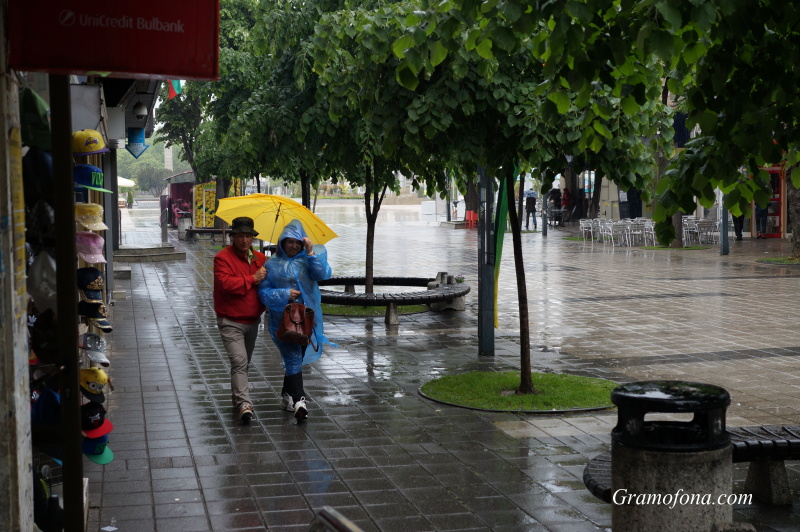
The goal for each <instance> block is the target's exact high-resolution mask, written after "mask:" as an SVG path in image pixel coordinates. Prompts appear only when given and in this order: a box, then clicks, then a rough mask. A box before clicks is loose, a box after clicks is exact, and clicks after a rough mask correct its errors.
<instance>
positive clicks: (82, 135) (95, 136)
mask: <svg viewBox="0 0 800 532" xmlns="http://www.w3.org/2000/svg"><path fill="white" fill-rule="evenodd" d="M107 151H109V149H108V148H106V142H105V141H104V140H103V135H101V134H100V132H99V131H97V130H94V129H81V130H80V131H76V132H75V133H73V134H72V152H73V154H74V155H92V154H93V153H106V152H107Z"/></svg>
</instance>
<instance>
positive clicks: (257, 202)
mask: <svg viewBox="0 0 800 532" xmlns="http://www.w3.org/2000/svg"><path fill="white" fill-rule="evenodd" d="M216 215H217V216H218V217H219V218H221V219H223V220H225V221H226V222H228V223H229V224H230V223H233V219H234V218H238V217H239V216H248V217H250V218H252V219H253V222H254V223H255V230H256V231H258V238H260V239H261V240H264V241H265V242H270V243H272V244H277V243H278V242H277V240H278V237H280V235H281V231H283V228H284V227H286V224H288V223H289V222H291V221H292V220H294V219H295V218H296V219H298V220H300V221H301V222H302V223H303V227H304V228H305V230H306V234H307V235H308V238H310V239H311V242H313V243H314V244H324V243H325V242H327V241H328V240H331V239H333V238H336V237H337V236H339V235H337V234H336V233H334V232H333V229H331V228H330V227H328V226H327V225H326V224H325V222H323V221H322V220H321V219H320V218H319V217H318V216H317V215H316V214H314V213H313V212H311V211H310V210H308V209H306V208H305V207H303V206H302V205H301V204H299V203H297V202H296V201H294V200H293V199H291V198H286V197H284V196H274V195H271V194H249V195H247V196H236V197H233V198H224V199H221V200H219V207H218V208H217V212H216Z"/></svg>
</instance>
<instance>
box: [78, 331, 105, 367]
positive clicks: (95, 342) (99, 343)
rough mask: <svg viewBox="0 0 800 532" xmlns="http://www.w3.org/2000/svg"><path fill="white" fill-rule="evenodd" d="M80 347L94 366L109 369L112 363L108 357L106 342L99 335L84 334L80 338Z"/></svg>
mask: <svg viewBox="0 0 800 532" xmlns="http://www.w3.org/2000/svg"><path fill="white" fill-rule="evenodd" d="M78 347H79V348H81V349H83V352H84V354H85V355H86V356H87V357H89V360H91V361H92V362H93V363H94V364H98V365H100V366H103V367H104V368H107V367H108V366H110V365H111V361H110V360H108V357H107V356H106V352H105V351H106V341H105V340H103V338H102V337H101V336H100V335H99V334H95V333H83V334H81V335H80V336H78Z"/></svg>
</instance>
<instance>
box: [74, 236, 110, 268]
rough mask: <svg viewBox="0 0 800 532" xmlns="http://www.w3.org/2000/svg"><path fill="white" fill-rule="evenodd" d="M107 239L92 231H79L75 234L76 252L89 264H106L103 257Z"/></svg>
mask: <svg viewBox="0 0 800 532" xmlns="http://www.w3.org/2000/svg"><path fill="white" fill-rule="evenodd" d="M105 243H106V241H105V239H104V238H103V237H102V236H100V235H98V234H97V233H92V232H91V231H78V232H76V233H75V250H76V251H77V252H78V256H79V257H80V258H82V259H83V260H84V261H86V262H88V263H89V264H99V263H105V262H106V258H105V257H104V256H103V251H104V246H105Z"/></svg>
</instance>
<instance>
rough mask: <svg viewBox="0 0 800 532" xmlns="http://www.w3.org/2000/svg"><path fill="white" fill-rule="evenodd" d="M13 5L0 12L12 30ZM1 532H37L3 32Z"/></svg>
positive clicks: (17, 168)
mask: <svg viewBox="0 0 800 532" xmlns="http://www.w3.org/2000/svg"><path fill="white" fill-rule="evenodd" d="M6 9H7V2H3V9H1V10H0V28H5V27H6V21H5V13H6ZM0 33H1V34H2V35H0V66H1V67H2V71H3V72H4V73H6V75H5V76H3V82H2V83H0V122H1V123H0V128H2V131H3V133H4V134H5V141H4V142H3V145H2V147H1V148H0V165H2V166H0V168H2V171H0V412H2V413H3V415H2V421H0V500H2V501H3V504H0V530H32V529H33V481H32V476H31V471H32V463H31V462H32V451H31V424H30V421H31V416H30V389H29V385H28V341H27V332H26V323H27V319H26V316H27V313H26V308H27V298H28V290H27V286H26V283H25V281H26V279H25V203H24V197H23V186H22V153H21V146H22V144H21V138H20V121H19V103H18V98H17V91H18V90H19V88H18V87H17V85H16V83H15V82H14V80H15V78H14V77H13V76H12V75H10V72H9V70H8V65H7V64H6V61H5V59H6V35H5V30H3V29H0Z"/></svg>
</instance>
